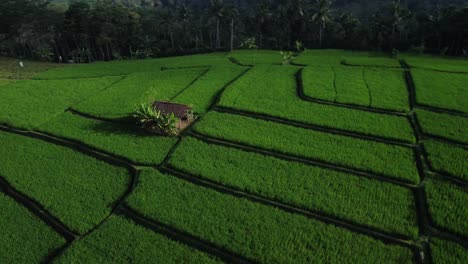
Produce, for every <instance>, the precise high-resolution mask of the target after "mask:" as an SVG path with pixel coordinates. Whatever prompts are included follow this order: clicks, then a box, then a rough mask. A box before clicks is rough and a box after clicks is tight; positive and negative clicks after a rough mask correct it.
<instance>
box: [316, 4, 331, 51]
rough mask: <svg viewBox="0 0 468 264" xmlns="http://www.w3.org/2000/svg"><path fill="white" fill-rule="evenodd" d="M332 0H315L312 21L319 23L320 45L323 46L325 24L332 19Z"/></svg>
mask: <svg viewBox="0 0 468 264" xmlns="http://www.w3.org/2000/svg"><path fill="white" fill-rule="evenodd" d="M331 12H332V11H331V1H330V0H315V3H314V5H313V15H312V21H313V22H315V23H317V24H318V25H319V47H320V48H322V35H323V30H325V26H326V25H327V24H328V23H329V22H330V21H331Z"/></svg>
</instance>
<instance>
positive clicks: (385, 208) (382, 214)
mask: <svg viewBox="0 0 468 264" xmlns="http://www.w3.org/2000/svg"><path fill="white" fill-rule="evenodd" d="M169 162H170V164H171V166H172V167H174V168H177V169H179V170H182V171H185V172H188V173H191V174H194V175H197V176H199V177H202V178H206V179H209V180H213V181H216V182H218V183H221V184H225V185H228V186H232V187H235V188H237V189H241V190H245V191H248V192H250V193H255V194H260V195H261V196H264V197H268V198H270V199H274V200H277V201H281V202H284V203H287V204H292V205H295V206H298V207H301V208H306V209H309V210H313V211H318V212H322V213H324V214H326V215H331V216H335V217H337V218H340V219H345V220H350V221H352V222H355V223H358V224H361V225H367V226H371V227H375V228H378V229H381V230H384V231H386V232H389V233H398V234H404V235H407V236H410V237H417V235H418V228H417V221H416V205H415V201H414V197H413V194H412V191H411V190H409V189H406V188H402V187H399V186H395V185H391V184H387V183H383V182H381V181H377V180H370V179H366V178H362V177H356V176H354V175H349V174H345V173H339V172H336V171H333V170H327V169H322V168H319V167H314V166H307V165H304V164H302V163H296V162H288V161H284V160H280V159H277V158H273V157H268V156H263V155H260V154H255V153H251V152H244V151H241V150H237V149H232V148H227V147H222V146H216V145H210V144H206V143H203V142H202V141H199V140H196V139H193V138H187V139H185V140H184V141H183V142H182V143H181V145H180V146H179V147H178V148H177V149H176V151H175V152H174V154H173V155H172V157H171V159H170V160H169ZM239 172H241V173H239Z"/></svg>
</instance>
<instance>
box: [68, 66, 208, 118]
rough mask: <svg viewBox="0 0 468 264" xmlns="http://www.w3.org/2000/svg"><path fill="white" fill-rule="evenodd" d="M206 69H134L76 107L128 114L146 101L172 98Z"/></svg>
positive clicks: (104, 113)
mask: <svg viewBox="0 0 468 264" xmlns="http://www.w3.org/2000/svg"><path fill="white" fill-rule="evenodd" d="M205 71H206V69H203V68H197V69H184V70H167V71H155V72H143V73H132V74H130V75H128V76H127V77H125V78H124V79H123V80H122V81H120V82H118V83H116V84H115V85H113V86H112V87H110V88H109V89H107V90H105V91H104V92H102V93H99V94H97V95H96V96H93V97H91V98H89V99H88V100H86V101H84V102H82V103H80V104H77V105H74V106H73V109H75V110H78V111H81V112H84V113H88V114H91V115H94V116H97V117H104V118H124V117H128V116H130V115H131V114H132V113H133V112H134V111H135V107H136V106H138V105H141V104H142V103H149V102H152V101H155V100H158V101H169V100H170V99H172V97H174V96H176V95H177V94H178V93H179V92H181V91H182V90H183V89H184V88H186V87H187V86H188V85H190V83H191V82H193V81H194V80H195V79H196V78H197V77H199V76H200V75H201V74H203V73H204V72H205Z"/></svg>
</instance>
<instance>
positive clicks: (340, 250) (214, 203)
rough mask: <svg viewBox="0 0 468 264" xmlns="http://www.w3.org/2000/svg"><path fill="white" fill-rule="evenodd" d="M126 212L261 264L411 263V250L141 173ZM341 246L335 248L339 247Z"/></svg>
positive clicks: (170, 178)
mask: <svg viewBox="0 0 468 264" xmlns="http://www.w3.org/2000/svg"><path fill="white" fill-rule="evenodd" d="M128 203H129V204H130V206H132V207H133V208H135V209H137V210H138V211H139V212H141V213H143V214H144V215H146V216H147V217H150V218H152V219H154V220H156V221H158V222H161V223H163V224H167V225H170V226H173V227H174V228H176V229H179V230H183V231H184V232H187V233H189V234H191V235H193V236H196V237H199V238H201V239H204V240H206V241H209V242H211V243H213V244H215V245H217V246H219V247H223V248H225V249H227V250H229V251H232V252H235V253H237V254H240V255H243V256H245V257H247V258H249V259H251V260H254V261H258V262H263V263H317V262H329V263H340V262H343V261H347V262H352V263H359V262H366V263H371V262H379V261H381V260H382V259H385V260H386V261H388V262H398V263H406V262H411V259H412V257H413V256H412V252H411V250H410V249H407V248H403V247H400V246H394V245H387V244H384V243H383V242H380V241H377V240H375V239H372V238H370V237H367V236H364V235H359V234H356V233H353V232H350V231H348V230H344V229H342V228H338V227H336V226H334V225H330V224H325V223H322V222H319V221H316V220H313V219H307V218H305V217H303V216H300V215H296V214H291V213H287V212H284V211H281V210H279V209H276V208H273V207H270V206H265V205H261V204H258V203H254V202H251V201H248V200H246V199H242V198H236V197H234V196H231V195H227V194H224V193H220V192H216V191H214V190H211V189H207V188H204V187H200V186H196V185H193V184H191V183H189V182H185V181H182V180H179V179H177V178H175V177H172V176H169V175H162V174H160V173H159V172H157V171H144V172H142V174H141V175H140V179H139V183H138V186H137V188H136V190H135V192H134V194H133V195H132V196H131V197H130V198H129V202H128ZM337 241H339V243H337Z"/></svg>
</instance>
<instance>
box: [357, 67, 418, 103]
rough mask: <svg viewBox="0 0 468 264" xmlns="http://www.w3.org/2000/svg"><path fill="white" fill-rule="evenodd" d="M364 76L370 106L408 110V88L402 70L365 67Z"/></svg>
mask: <svg viewBox="0 0 468 264" xmlns="http://www.w3.org/2000/svg"><path fill="white" fill-rule="evenodd" d="M364 78H365V80H366V83H367V85H368V87H369V91H370V95H371V99H370V105H371V107H376V108H381V109H389V110H395V111H400V112H409V110H410V105H409V96H408V88H407V87H406V82H405V79H404V75H403V71H402V70H397V69H379V68H365V71H364Z"/></svg>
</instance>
